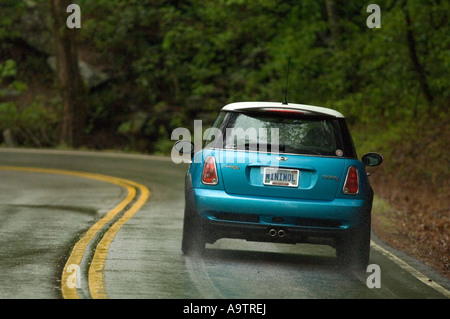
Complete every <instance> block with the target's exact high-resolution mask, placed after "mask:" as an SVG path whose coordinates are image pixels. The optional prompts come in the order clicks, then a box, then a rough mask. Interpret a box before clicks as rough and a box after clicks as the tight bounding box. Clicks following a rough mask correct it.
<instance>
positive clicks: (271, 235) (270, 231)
mask: <svg viewBox="0 0 450 319" xmlns="http://www.w3.org/2000/svg"><path fill="white" fill-rule="evenodd" d="M269 235H270V237H275V236H276V235H277V230H276V229H274V228H272V229H271V230H269Z"/></svg>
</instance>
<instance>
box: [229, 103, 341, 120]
mask: <svg viewBox="0 0 450 319" xmlns="http://www.w3.org/2000/svg"><path fill="white" fill-rule="evenodd" d="M251 109H262V110H264V109H279V110H299V111H303V112H305V113H307V114H316V115H317V114H319V115H329V116H334V117H339V118H343V117H344V115H342V114H341V113H339V112H338V111H336V110H333V109H329V108H326V107H320V106H312V105H305V104H294V103H288V104H282V103H280V102H236V103H231V104H228V105H225V106H224V107H223V108H222V111H236V112H237V111H241V110H251Z"/></svg>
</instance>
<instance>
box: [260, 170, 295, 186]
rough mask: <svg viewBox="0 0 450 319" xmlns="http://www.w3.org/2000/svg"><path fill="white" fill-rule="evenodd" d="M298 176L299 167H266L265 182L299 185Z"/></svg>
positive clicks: (278, 184)
mask: <svg viewBox="0 0 450 319" xmlns="http://www.w3.org/2000/svg"><path fill="white" fill-rule="evenodd" d="M298 177H299V171H298V170H297V169H283V168H274V167H265V168H264V177H263V183H264V185H276V186H289V187H297V186H298Z"/></svg>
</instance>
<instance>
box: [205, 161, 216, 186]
mask: <svg viewBox="0 0 450 319" xmlns="http://www.w3.org/2000/svg"><path fill="white" fill-rule="evenodd" d="M218 182H219V177H218V176H217V167H216V160H215V158H214V157H213V156H208V157H207V158H206V159H205V164H204V165H203V172H202V183H203V184H206V185H217V183H218Z"/></svg>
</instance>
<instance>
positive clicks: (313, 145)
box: [206, 112, 355, 157]
mask: <svg viewBox="0 0 450 319" xmlns="http://www.w3.org/2000/svg"><path fill="white" fill-rule="evenodd" d="M341 122H343V119H337V118H334V117H328V116H312V115H302V114H298V113H278V112H270V113H269V112H246V113H240V112H222V113H221V114H220V115H219V117H218V118H217V120H216V123H215V124H214V128H215V129H216V130H220V132H221V135H222V136H221V138H218V137H217V136H216V137H215V139H213V136H209V138H208V140H207V143H206V145H207V147H214V148H224V149H235V150H248V151H259V152H275V153H290V154H308V155H323V156H338V157H341V156H345V157H354V155H355V154H354V148H353V145H350V146H349V145H346V144H348V142H347V143H346V142H345V140H346V139H348V138H350V137H349V136H347V135H348V134H344V136H343V134H342V132H341V127H342V124H345V123H341ZM344 129H345V130H346V129H347V128H346V126H345V125H344ZM212 135H218V134H212ZM350 142H351V141H350Z"/></svg>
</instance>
